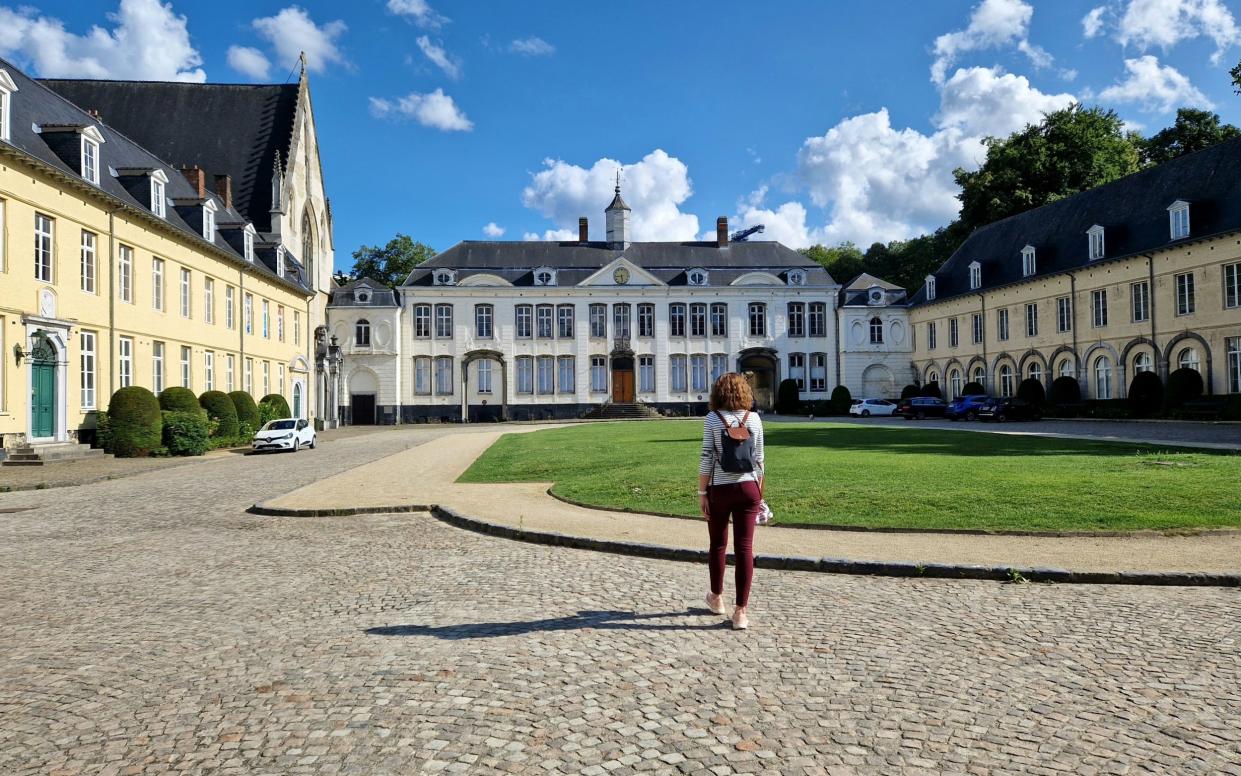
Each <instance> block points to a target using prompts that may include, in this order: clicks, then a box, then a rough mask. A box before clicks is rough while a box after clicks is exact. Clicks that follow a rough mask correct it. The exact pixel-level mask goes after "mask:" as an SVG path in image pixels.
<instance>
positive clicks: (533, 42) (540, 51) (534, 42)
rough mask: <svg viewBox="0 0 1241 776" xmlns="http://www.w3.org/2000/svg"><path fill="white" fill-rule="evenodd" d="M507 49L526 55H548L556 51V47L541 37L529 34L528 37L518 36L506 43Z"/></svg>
mask: <svg viewBox="0 0 1241 776" xmlns="http://www.w3.org/2000/svg"><path fill="white" fill-rule="evenodd" d="M508 50H509V51H511V52H512V53H514V54H522V55H525V56H527V57H550V56H551V55H552V54H555V53H556V47H555V46H553V45H552V44H550V43H548V42H547V41H545V40H543V39H542V38H538V37H534V36H531V37H529V38H518V39H517V40H515V41H513V42H512V43H510V44H508Z"/></svg>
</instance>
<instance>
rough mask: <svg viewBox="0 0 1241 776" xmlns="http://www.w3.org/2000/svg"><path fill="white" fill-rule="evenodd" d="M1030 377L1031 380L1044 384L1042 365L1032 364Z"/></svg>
mask: <svg viewBox="0 0 1241 776" xmlns="http://www.w3.org/2000/svg"><path fill="white" fill-rule="evenodd" d="M1028 376H1029V378H1030V379H1031V380H1038V381H1039V382H1040V383H1041V382H1043V366H1042V364H1030V371H1029V374H1028Z"/></svg>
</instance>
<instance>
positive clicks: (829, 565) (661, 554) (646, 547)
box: [246, 503, 1241, 587]
mask: <svg viewBox="0 0 1241 776" xmlns="http://www.w3.org/2000/svg"><path fill="white" fill-rule="evenodd" d="M246 511H247V512H249V513H250V514H255V515H269V516H273V517H341V516H347V515H364V514H389V513H393V512H429V513H430V514H431V515H433V516H434V517H435V518H436V519H438V520H440V521H442V522H445V523H448V524H449V525H451V526H454V527H457V528H461V529H464V530H467V531H473V532H475V533H480V534H485V535H487V536H496V537H500V538H503V539H512V540H514V541H519V542H528V543H531V544H544V545H549V546H552V547H570V548H573V549H579V550H592V551H594V552H606V553H611V554H614V555H631V556H636V557H641V558H652V559H654V560H673V561H681V562H686V563H705V562H706V560H707V551H706V550H691V549H689V548H686V547H666V546H663V545H658V544H642V543H640V542H622V541H616V540H614V539H591V538H588V537H584V536H571V535H569V534H561V533H554V532H550V531H527V530H524V529H521V528H513V527H512V526H507V525H500V524H498V523H489V522H487V521H485V520H479V519H478V518H475V517H470V516H468V515H463V514H461V513H460V512H457V511H456V510H454V509H450V508H448V507H443V506H439V505H437V504H432V505H429V506H425V505H413V504H404V505H401V506H396V507H342V508H339V509H285V508H280V507H269V506H266V505H264V504H263V503H258V504H255V505H254V506H252V507H250V508H249V509H247V510H246ZM728 560H729V562H732V560H733V556H732V554H731V553H730V554H729V556H728ZM754 566H755V567H756V568H763V569H779V570H783V571H815V572H820V573H827V574H855V575H861V576H879V577H912V578H921V579H974V580H991V581H998V582H1009V581H1015V580H1018V579H1021V580H1025V581H1028V582H1060V583H1069V584H1088V585H1165V586H1187V587H1190V586H1192V587H1241V572H1237V573H1235V574H1216V573H1207V572H1193V571H1070V570H1068V569H1058V568H1038V567H1012V566H982V565H973V564H949V563H909V562H904V561H873V560H850V559H848V558H810V557H802V556H796V555H787V556H786V555H755V556H754Z"/></svg>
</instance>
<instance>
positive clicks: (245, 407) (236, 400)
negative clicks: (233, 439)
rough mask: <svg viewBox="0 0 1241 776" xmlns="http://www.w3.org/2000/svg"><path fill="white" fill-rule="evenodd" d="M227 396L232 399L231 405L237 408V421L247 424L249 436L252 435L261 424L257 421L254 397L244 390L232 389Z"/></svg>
mask: <svg viewBox="0 0 1241 776" xmlns="http://www.w3.org/2000/svg"><path fill="white" fill-rule="evenodd" d="M228 398H230V399H232V400H233V407H234V408H235V409H236V410H237V423H238V424H239V425H240V424H242V423H244V424H246V425H247V426H249V427H250V436H254V432H255V431H258V430H259V426H261V425H262V424H261V423H259V405H257V404H255V403H254V397H252V396H251V395H250V394H248V393H246V392H245V391H233V392H232V393H230V394H229V395H228ZM239 433H240V432H239Z"/></svg>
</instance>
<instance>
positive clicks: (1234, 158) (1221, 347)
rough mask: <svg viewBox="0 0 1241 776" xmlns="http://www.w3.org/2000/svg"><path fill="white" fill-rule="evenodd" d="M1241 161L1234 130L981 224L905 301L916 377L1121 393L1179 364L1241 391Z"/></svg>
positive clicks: (952, 383) (998, 387) (1215, 385)
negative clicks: (1203, 145)
mask: <svg viewBox="0 0 1241 776" xmlns="http://www.w3.org/2000/svg"><path fill="white" fill-rule="evenodd" d="M1239 173H1241V142H1238V141H1235V140H1234V141H1229V142H1226V143H1223V144H1220V145H1218V146H1215V147H1213V148H1209V149H1206V150H1204V151H1199V152H1197V153H1194V154H1189V155H1187V156H1183V157H1181V158H1179V159H1176V160H1173V161H1171V162H1168V163H1166V164H1163V165H1160V166H1158V167H1155V168H1152V169H1150V170H1146V171H1144V172H1140V173H1137V174H1135V175H1131V176H1128V177H1126V178H1123V179H1121V180H1118V181H1115V182H1113V183H1110V184H1107V185H1105V186H1100V187H1098V188H1096V189H1092V190H1090V191H1087V192H1083V193H1081V194H1078V195H1075V196H1073V197H1069V198H1066V199H1063V200H1060V201H1058V202H1055V203H1052V204H1049V205H1046V206H1044V207H1041V208H1038V209H1036V210H1032V211H1029V212H1027V213H1022V214H1020V215H1016V216H1013V217H1011V218H1008V219H1005V220H1003V221H999V222H997V223H994V224H991V225H989V226H986V227H983V228H981V229H979V230H977V231H976V232H975V233H974V234H973V235H971V236H970V237H969V239H967V240H966V242H965V243H964V244H963V245H962V246H961V248H960V249H959V250H958V251H957V252H956V253H955V254H954V255H953V256H952V257H951V258H950V259H949V260H948V261H947V262H946V263H945V264H944V265H943V266H942V267H941V268H940V269H939V270H938V271H937V272H935V274H933V275H931V276H929V277H928V278H927V281H926V285H925V286H924V287H923V288H922V289H921V290H920V291H919V292H918V294H916V295H915V297H914V299H913V306H912V307H911V309H910V317H911V321H912V323H913V326H914V330H915V340H914V341H915V347H914V354H913V367H914V370H915V372H916V375H917V377H918V378H919V380H920V381H921V382H922V383H932V382H934V383H939V384H940V385H941V387H942V390H943V391H944V393H945V395H946V396H953V395H958V394H959V393H960V389H961V388H962V387H963V386H964V384H965V383H967V382H970V381H973V382H978V383H981V384H982V385H983V386H984V387H985V388H986V389H987V390H988V391H989V392H992V393H994V394H998V395H1001V396H1011V395H1013V394H1015V392H1016V390H1017V386H1018V385H1020V383H1021V381H1022V380H1024V379H1029V378H1033V379H1035V380H1038V381H1040V382H1041V383H1043V385H1044V386H1045V387H1046V388H1048V389H1049V388H1050V386H1051V383H1052V382H1053V381H1054V380H1055V379H1056V378H1057V377H1061V376H1069V377H1073V378H1075V379H1076V380H1077V382H1078V384H1079V387H1080V392H1081V396H1082V397H1083V398H1087V399H1118V398H1124V397H1125V396H1126V392H1127V388H1128V385H1129V382H1130V381H1131V380H1132V379H1133V376H1134V375H1135V374H1137V373H1138V372H1144V371H1153V372H1156V373H1157V374H1158V375H1159V376H1160V377H1161V378H1162V379H1164V380H1166V379H1167V377H1168V375H1169V373H1170V372H1172V371H1174V370H1176V369H1178V368H1181V367H1185V368H1189V369H1194V370H1196V371H1198V372H1199V373H1200V374H1201V376H1202V378H1203V383H1204V386H1205V390H1206V392H1207V393H1208V394H1222V393H1239V392H1241V174H1239Z"/></svg>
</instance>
